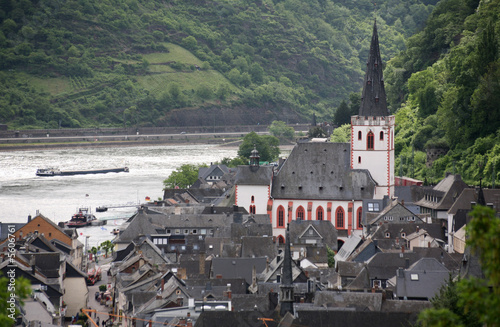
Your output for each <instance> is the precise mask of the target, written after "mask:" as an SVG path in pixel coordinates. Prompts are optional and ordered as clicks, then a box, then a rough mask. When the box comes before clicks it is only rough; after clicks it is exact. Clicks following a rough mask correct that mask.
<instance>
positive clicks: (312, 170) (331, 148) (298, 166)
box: [271, 143, 376, 201]
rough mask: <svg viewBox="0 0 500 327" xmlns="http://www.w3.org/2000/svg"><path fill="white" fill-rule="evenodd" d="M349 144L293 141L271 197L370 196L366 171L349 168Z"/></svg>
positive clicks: (370, 184)
mask: <svg viewBox="0 0 500 327" xmlns="http://www.w3.org/2000/svg"><path fill="white" fill-rule="evenodd" d="M350 154H351V152H350V144H349V143H297V145H295V147H294V148H293V150H292V152H291V153H290V156H289V157H288V159H287V160H286V161H285V163H284V164H283V166H282V167H281V169H280V171H279V173H278V175H277V176H276V177H275V179H274V181H273V187H272V191H271V195H272V197H273V198H274V199H324V200H348V201H351V200H353V199H354V200H360V199H372V198H373V193H374V189H375V185H376V183H375V181H374V180H373V178H372V176H371V175H370V173H369V171H368V170H364V169H351V168H350Z"/></svg>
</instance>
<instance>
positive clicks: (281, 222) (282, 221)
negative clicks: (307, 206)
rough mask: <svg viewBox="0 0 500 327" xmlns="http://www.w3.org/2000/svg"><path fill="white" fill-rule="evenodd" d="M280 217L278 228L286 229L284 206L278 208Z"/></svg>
mask: <svg viewBox="0 0 500 327" xmlns="http://www.w3.org/2000/svg"><path fill="white" fill-rule="evenodd" d="M276 216H277V217H278V221H277V227H285V208H283V206H279V207H278V214H277V215H276Z"/></svg>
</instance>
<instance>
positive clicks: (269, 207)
mask: <svg viewBox="0 0 500 327" xmlns="http://www.w3.org/2000/svg"><path fill="white" fill-rule="evenodd" d="M267 214H268V215H269V221H270V222H271V224H272V223H273V199H268V200H267ZM276 218H278V217H276Z"/></svg>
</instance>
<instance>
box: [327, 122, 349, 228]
mask: <svg viewBox="0 0 500 327" xmlns="http://www.w3.org/2000/svg"><path fill="white" fill-rule="evenodd" d="M353 165H354V128H353V126H352V120H351V169H353V168H354V166H353ZM328 220H330V219H328Z"/></svg>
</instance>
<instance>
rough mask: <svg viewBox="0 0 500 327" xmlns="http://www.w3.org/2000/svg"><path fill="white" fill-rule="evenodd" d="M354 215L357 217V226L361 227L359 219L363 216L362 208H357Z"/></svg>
mask: <svg viewBox="0 0 500 327" xmlns="http://www.w3.org/2000/svg"><path fill="white" fill-rule="evenodd" d="M356 216H357V217H358V228H363V222H362V221H361V219H362V218H363V209H362V208H358V211H357V214H356Z"/></svg>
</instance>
